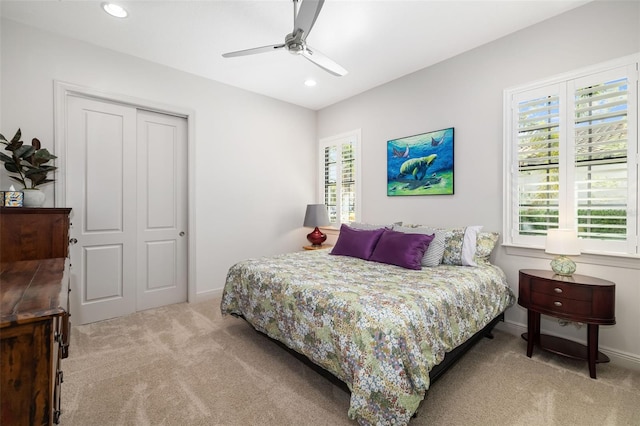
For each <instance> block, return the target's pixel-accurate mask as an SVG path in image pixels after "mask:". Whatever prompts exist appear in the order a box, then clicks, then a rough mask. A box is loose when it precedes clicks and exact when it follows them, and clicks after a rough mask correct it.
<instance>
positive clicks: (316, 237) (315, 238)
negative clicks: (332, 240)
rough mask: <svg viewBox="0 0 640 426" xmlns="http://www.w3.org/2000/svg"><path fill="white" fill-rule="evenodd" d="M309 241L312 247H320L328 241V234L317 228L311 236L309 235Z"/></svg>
mask: <svg viewBox="0 0 640 426" xmlns="http://www.w3.org/2000/svg"><path fill="white" fill-rule="evenodd" d="M307 240H309V242H310V243H311V245H312V246H314V247H319V246H321V245H322V243H324V242H325V241H326V240H327V236H326V234H323V233H322V232H320V230H319V229H318V227H317V226H316V229H314V230H313V231H311V233H310V234H307Z"/></svg>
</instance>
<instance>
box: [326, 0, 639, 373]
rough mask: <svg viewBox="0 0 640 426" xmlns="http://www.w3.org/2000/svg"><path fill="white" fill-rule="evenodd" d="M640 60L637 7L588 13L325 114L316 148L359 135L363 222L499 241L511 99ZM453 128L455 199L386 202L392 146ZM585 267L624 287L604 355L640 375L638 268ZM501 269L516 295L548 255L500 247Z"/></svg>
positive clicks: (578, 336)
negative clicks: (492, 234)
mask: <svg viewBox="0 0 640 426" xmlns="http://www.w3.org/2000/svg"><path fill="white" fill-rule="evenodd" d="M585 30H588V36H585V35H584V33H585ZM434 42H437V40H436V39H434ZM636 52H640V3H638V2H607V3H604V2H595V3H590V4H587V5H586V6H583V7H580V8H578V9H575V10H573V11H571V12H568V13H566V14H564V15H561V16H558V17H556V18H553V19H550V20H548V21H545V22H542V23H540V24H538V25H535V26H533V27H530V28H527V29H525V30H522V31H520V32H518V33H515V34H512V35H510V36H507V37H505V38H502V39H499V40H497V41H495V42H493V43H490V44H487V45H485V46H482V47H480V48H477V49H475V50H473V51H470V52H468V53H465V54H462V55H459V56H457V57H454V58H452V59H450V60H448V61H445V62H442V63H440V64H437V65H435V66H432V67H429V68H426V69H423V70H421V71H418V72H416V73H413V74H411V75H408V76H405V77H403V78H401V79H398V80H396V81H393V82H390V83H388V84H385V85H383V86H380V87H378V88H375V89H373V90H370V91H368V92H366V93H363V94H361V95H359V96H355V97H353V98H350V99H348V100H346V101H343V102H340V103H338V104H336V105H333V106H331V107H328V108H325V109H323V110H321V111H319V113H318V138H325V137H329V136H331V135H334V134H339V133H342V132H345V131H348V130H351V129H356V128H360V129H362V164H363V166H362V180H363V187H362V190H363V199H362V212H363V213H362V214H363V217H362V220H363V221H365V222H370V223H389V222H393V221H397V220H403V221H406V222H411V223H422V224H434V225H442V226H463V225H476V224H479V225H484V227H485V230H491V231H502V219H503V218H502V143H503V142H502V129H503V127H502V113H503V112H502V96H503V91H504V89H505V88H507V87H510V86H514V85H517V84H521V83H527V82H529V81H533V80H536V79H541V78H545V77H549V76H551V75H555V74H559V73H562V72H566V71H570V70H573V69H577V68H580V67H584V66H587V65H591V64H595V63H599V62H603V61H606V60H609V59H614V58H617V57H622V56H626V55H629V54H632V53H636ZM417 53H418V54H419V52H417ZM446 127H454V128H455V194H454V195H452V196H431V197H425V196H422V197H387V195H386V160H387V159H386V142H387V140H390V139H395V138H398V137H402V136H408V135H413V134H417V133H423V132H426V131H430V130H438V129H442V128H446ZM581 258H582V259H581V260H580V262H579V263H578V272H579V273H583V274H587V275H593V276H597V277H601V278H605V279H610V280H612V281H614V282H616V284H617V286H616V292H617V297H616V303H617V305H616V316H617V325H615V326H606V327H601V328H600V348H601V349H602V350H603V351H604V352H606V353H607V354H609V355H610V356H612V358H613V359H614V360H615V361H616V362H620V363H627V364H632V365H635V366H636V367H638V368H640V327H638V325H639V324H640V260H638V259H637V258H636V259H634V260H631V259H626V260H624V259H622V260H621V259H615V258H614V259H611V258H603V257H596V258H593V257H591V258H590V259H587V260H589V261H590V262H591V261H595V262H597V263H601V264H592V263H589V264H585V263H583V262H584V259H585V258H586V256H581ZM494 261H495V263H496V264H498V265H499V266H501V267H502V268H503V269H504V270H505V272H506V273H507V276H508V279H509V283H510V285H511V287H512V288H513V289H514V291H515V293H516V294H517V287H518V270H519V269H523V268H540V269H548V268H549V263H548V262H549V258H548V256H546V255H544V253H541V250H529V251H527V252H525V253H524V255H522V253H521V255H514V254H508V253H507V250H506V248H504V247H499V248H498V249H497V250H496V253H495V255H494ZM525 324H526V312H525V310H524V309H522V308H521V307H519V306H515V307H513V308H512V309H510V310H509V311H508V312H507V325H508V326H510V329H511V330H512V331H516V332H521V331H523V330H522V327H523V326H524V325H525ZM543 329H545V330H547V331H549V332H551V333H553V334H559V335H563V336H567V337H570V338H573V339H574V340H581V341H585V340H586V331H585V329H584V328H582V329H581V330H576V329H575V328H574V327H573V326H569V327H565V328H562V327H560V326H559V325H557V323H556V322H553V321H545V322H544V323H543Z"/></svg>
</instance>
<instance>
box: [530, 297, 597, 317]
mask: <svg viewBox="0 0 640 426" xmlns="http://www.w3.org/2000/svg"><path fill="white" fill-rule="evenodd" d="M531 303H532V305H533V306H532V308H533V309H540V310H542V311H549V312H553V313H556V314H559V315H580V316H588V315H590V314H591V302H590V301H584V300H573V299H567V298H565V297H557V296H556V295H553V294H545V293H538V292H537V291H532V292H531Z"/></svg>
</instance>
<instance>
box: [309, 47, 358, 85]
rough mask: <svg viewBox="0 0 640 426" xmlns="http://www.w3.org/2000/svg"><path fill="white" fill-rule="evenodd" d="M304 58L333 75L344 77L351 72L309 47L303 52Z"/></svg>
mask: <svg viewBox="0 0 640 426" xmlns="http://www.w3.org/2000/svg"><path fill="white" fill-rule="evenodd" d="M302 56H304V57H305V58H307V59H308V60H310V61H311V62H313V63H314V64H316V65H317V66H319V67H320V68H322V69H324V70H325V71H328V72H330V73H331V74H333V75H335V76H338V77H342V76H344V75H347V74H348V73H349V71H347V70H346V69H344V68H342V67H341V66H340V65H338V64H337V63H335V62H334V61H333V60H331V59H329V58H328V57H327V56H325V55H323V54H322V53H320V52H318V51H317V50H315V49H312V48H310V47H308V46H307V48H306V49H305V50H304V51H303V52H302Z"/></svg>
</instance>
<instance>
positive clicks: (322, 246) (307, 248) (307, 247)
mask: <svg viewBox="0 0 640 426" xmlns="http://www.w3.org/2000/svg"><path fill="white" fill-rule="evenodd" d="M331 247H333V246H332V245H331V244H323V245H321V246H303V247H302V248H303V249H305V250H322V249H326V248H331Z"/></svg>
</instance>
